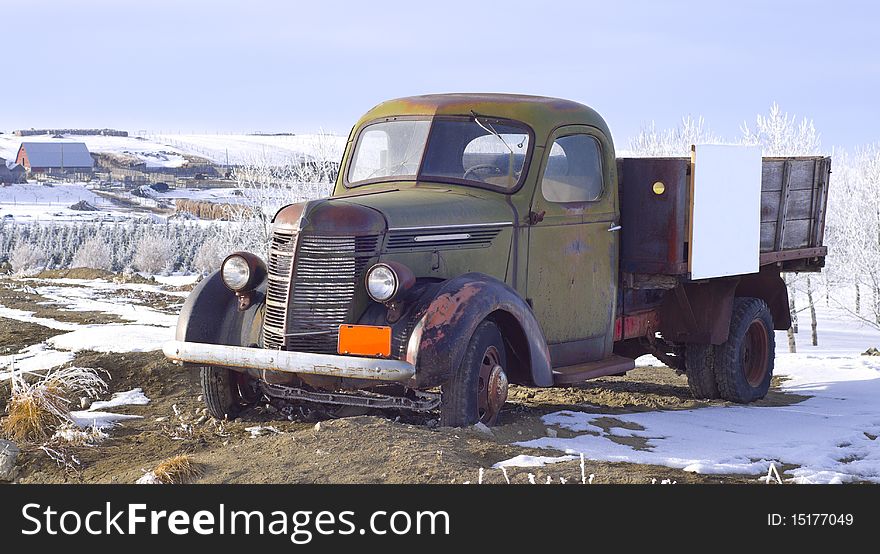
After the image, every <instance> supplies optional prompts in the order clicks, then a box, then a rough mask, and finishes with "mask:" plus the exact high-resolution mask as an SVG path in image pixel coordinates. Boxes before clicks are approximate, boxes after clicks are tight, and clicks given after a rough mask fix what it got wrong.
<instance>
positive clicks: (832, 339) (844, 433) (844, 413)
mask: <svg viewBox="0 0 880 554" xmlns="http://www.w3.org/2000/svg"><path fill="white" fill-rule="evenodd" d="M817 312H818V317H817V319H818V321H819V325H818V329H819V346H816V347H814V346H810V345H809V342H808V341H809V329H808V328H806V327H807V325H806V324H804V323H802V324H801V332H800V333H799V336H798V339H799V344H798V348H799V352H798V353H797V354H790V353H788V341H787V338H786V335H785V333H784V332H777V336H776V352H777V357H776V369H775V375H778V376H784V377H787V378H788V380H787V381H785V383H784V385H783V387H782V389H783V391H784V392H789V393H793V394H797V395H803V396H808V397H810V398H808V399H807V400H805V401H803V402H799V403H795V404H792V405H789V406H773V407H770V406H766V407H762V406H737V405H724V406H717V407H708V408H701V409H697V410H677V411H655V412H644V413H635V414H625V415H621V414H609V413H595V412H591V413H587V412H579V411H570V410H565V411H560V412H555V413H551V414H548V415H546V416H544V417H543V421H544V423H545V424H546V425H548V426H551V427H558V428H562V429H567V430H569V431H573V432H575V433H576V435H575V436H573V437H571V438H562V437H543V438H540V439H536V440H531V441H526V442H522V443H520V444H521V445H522V446H528V447H538V448H543V449H548V450H551V451H552V450H555V451H560V452H561V453H564V455H562V456H558V457H551V456H548V457H540V458H538V457H532V456H518V457H516V458H513V459H510V460H505V461H502V462H499V464H498V465H499V466H501V465H506V466H511V465H513V466H539V465H544V464H547V463H554V462H560V461H566V460H570V459H572V457H573V456H577V455H579V454H581V453H583V454H584V456H585V457H586V458H588V459H591V460H602V461H609V462H634V463H642V464H656V465H663V466H668V467H673V468H680V469H684V470H685V471H694V472H698V473H713V474H724V473H735V474H747V475H748V474H751V475H756V476H763V475H766V474H767V473H768V471H769V468H770V464H771V463H773V464H774V465H775V466H777V469H779V470H781V468H782V467H783V466H787V467H788V466H793V467H794V468H793V469H790V470H789V473H790V474H791V475H793V476H794V480H795V482H798V483H840V482H848V481H873V482H877V483H880V442H878V438H877V437H878V435H880V357H878V356H862V355H861V354H862V352H864V351H866V350H867V349H868V348H870V347H878V346H880V332H878V331H877V330H875V329H871V328H869V327H868V326H866V325H865V324H863V323H860V322H859V321H857V320H856V319H855V318H853V317H852V316H850V315H848V314H846V313H844V312H843V311H841V310H839V309H835V308H833V307H831V308H829V307H825V306H819V307H818V308H817ZM642 361H645V362H648V363H650V361H649V360H642ZM602 418H609V419H602ZM598 420H602V421H603V422H607V421H616V422H619V423H617V424H616V426H612V427H610V428H607V427H606V428H602V427H601V426H599V425H597V424H596V423H597V421H598ZM620 438H637V439H643V441H634V442H633V444H639V443H643V444H644V445H645V446H644V447H641V446H639V447H635V446H628V445H627V444H623V442H625V441H620V440H615V439H620Z"/></svg>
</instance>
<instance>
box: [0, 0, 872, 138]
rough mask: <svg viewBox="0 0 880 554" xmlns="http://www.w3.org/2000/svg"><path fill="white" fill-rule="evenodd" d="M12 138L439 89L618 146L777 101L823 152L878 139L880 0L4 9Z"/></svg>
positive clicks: (326, 124) (257, 114) (316, 121)
mask: <svg viewBox="0 0 880 554" xmlns="http://www.w3.org/2000/svg"><path fill="white" fill-rule="evenodd" d="M0 6H2V9H0V14H2V21H3V33H2V44H3V45H4V46H5V49H4V52H5V54H6V59H5V60H4V61H5V63H4V67H5V72H4V74H3V75H2V76H0V82H2V83H3V84H2V85H0V106H2V112H0V129H3V130H7V131H8V130H11V129H14V128H19V127H45V126H55V127H61V126H89V127H97V126H108V127H117V128H122V129H127V130H130V131H137V130H141V129H143V130H151V131H172V132H177V131H181V132H184V133H188V132H206V131H207V132H212V133H213V132H217V131H221V132H222V131H237V132H250V131H257V130H261V131H295V132H310V131H314V130H316V129H318V128H319V127H322V128H324V129H326V130H329V131H333V132H337V133H347V132H348V130H349V128H350V126H351V124H352V123H353V122H354V121H355V120H356V119H357V118H358V117H359V116H360V115H361V114H362V113H363V112H364V111H366V110H367V109H369V108H370V107H372V106H373V105H375V104H376V103H378V102H380V101H382V100H384V99H388V98H394V97H398V96H408V95H412V94H422V93H429V92H451V91H457V92H461V91H491V92H519V93H527V94H540V95H547V96H558V97H563V98H569V99H572V100H577V101H580V102H583V103H585V104H588V105H590V106H592V107H594V108H596V109H597V110H599V112H600V113H602V114H603V115H604V116H605V118H606V119H607V120H608V122H609V124H610V126H611V129H612V132H613V133H614V135H615V138H616V139H617V140H618V141H620V142H625V140H626V139H627V138H629V137H631V136H633V135H634V134H636V133H637V132H638V130H639V128H640V126H642V125H643V124H645V123H647V122H650V121H651V120H655V121H656V122H657V124H658V126H661V127H669V126H674V125H675V124H676V123H677V122H678V120H679V118H680V117H681V116H682V115H685V114H693V115H703V116H704V117H705V118H706V120H707V121H708V123H709V124H710V127H711V128H712V130H713V131H715V132H716V133H717V134H720V135H722V136H727V137H734V136H736V135H738V133H739V130H738V129H739V126H740V124H741V123H742V122H743V120H746V119H747V120H748V121H749V122H752V121H753V120H754V117H755V115H756V114H757V113H759V112H761V113H764V112H766V111H767V109H768V108H769V105H770V103H771V102H772V101H774V100H775V101H777V102H779V104H780V105H781V107H782V109H783V110H785V111H787V112H789V113H794V114H797V115H799V116H801V115H807V116H809V117H811V118H813V119H814V120H815V123H816V126H817V128H818V129H819V131H820V132H821V133H822V139H823V146H825V148H826V149H828V148H830V147H831V146H832V145H843V146H853V145H855V144H859V143H864V142H870V141H876V140H880V101H878V97H880V94H878V88H880V87H878V84H880V47H878V36H877V35H878V29H880V7H878V4H877V3H874V2H867V1H863V2H855V1H850V0H836V1H834V2H828V1H824V2H819V1H811V0H808V1H801V2H796V1H775V2H773V1H767V2H758V1H751V0H749V1H742V0H740V1H736V2H732V1H726V2H720V1H719V2H716V1H709V0H704V1H698V2H684V1H648V0H633V1H626V0H619V1H615V2H608V1H604V2H596V1H582V2H577V1H572V2H566V1H555V2H546V3H542V2H535V1H531V2H519V1H513V0H509V1H506V2H479V1H477V0H470V1H466V2H461V1H458V0H437V1H435V2H415V1H409V2H406V1H384V0H376V1H364V2H351V3H349V2H338V1H328V0H322V1H313V2H293V1H287V2H283V1H268V0H249V1H239V2H232V1H225V0H212V1H201V0H198V1H196V0H193V1H185V0H177V1H168V0H150V1H138V2H131V1H121V0H76V1H66V0H56V1H50V0H27V1H20V0H14V1H13V0H0Z"/></svg>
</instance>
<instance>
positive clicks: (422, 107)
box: [351, 93, 611, 146]
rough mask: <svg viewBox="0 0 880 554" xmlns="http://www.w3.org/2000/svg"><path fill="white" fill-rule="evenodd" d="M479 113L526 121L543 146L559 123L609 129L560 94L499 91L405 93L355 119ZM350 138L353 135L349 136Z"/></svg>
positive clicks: (606, 131)
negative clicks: (559, 95) (543, 94)
mask: <svg viewBox="0 0 880 554" xmlns="http://www.w3.org/2000/svg"><path fill="white" fill-rule="evenodd" d="M472 111H473V112H476V113H477V114H479V115H485V116H490V117H497V118H502V119H513V120H517V121H521V122H522V123H525V124H527V125H529V126H530V127H531V128H532V130H533V131H534V133H535V145H536V146H543V145H544V142H545V141H546V139H547V137H548V136H549V135H550V132H551V131H552V130H553V129H555V128H557V127H559V126H562V125H589V126H592V127H596V128H597V129H599V130H600V131H602V133H604V134H605V135H606V136H607V137H609V138H610V136H611V133H610V131H609V129H608V125H607V124H606V123H605V120H604V119H603V118H602V116H600V115H599V114H598V113H597V112H596V111H595V110H593V109H592V108H590V107H588V106H585V105H583V104H580V103H578V102H573V101H571V100H563V99H560V98H550V97H546V96H530V95H525V94H502V93H449V94H427V95H422V96H408V97H404V98H397V99H394V100H388V101H386V102H382V103H381V104H379V105H377V106H375V107H374V108H373V109H371V110H370V111H368V112H367V113H366V114H364V116H363V117H362V118H361V119H360V120H359V121H358V122H357V124H356V125H355V129H359V128H360V127H361V126H363V125H364V124H366V123H369V122H372V121H377V120H383V119H388V118H394V117H400V116H425V117H434V116H453V115H471V112H472ZM351 138H353V137H351Z"/></svg>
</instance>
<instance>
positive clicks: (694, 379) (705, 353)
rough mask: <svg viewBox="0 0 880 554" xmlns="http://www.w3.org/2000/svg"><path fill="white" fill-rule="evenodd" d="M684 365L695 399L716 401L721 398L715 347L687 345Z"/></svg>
mask: <svg viewBox="0 0 880 554" xmlns="http://www.w3.org/2000/svg"><path fill="white" fill-rule="evenodd" d="M684 365H685V373H686V374H687V379H688V387H689V388H690V389H691V394H692V395H694V398H697V399H700V400H714V399H716V398H720V397H721V395H720V394H719V392H718V385H717V384H716V382H715V347H714V346H712V345H711V344H687V345H685V353H684Z"/></svg>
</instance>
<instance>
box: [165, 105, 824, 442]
mask: <svg viewBox="0 0 880 554" xmlns="http://www.w3.org/2000/svg"><path fill="white" fill-rule="evenodd" d="M829 173H830V159H829V158H826V157H821V156H816V157H799V158H763V159H762V158H761V154H760V151H759V150H757V149H756V148H748V147H736V146H712V145H709V146H704V145H697V146H695V147H694V148H693V152H692V154H691V156H690V157H689V158H688V157H682V158H623V159H617V158H616V157H615V150H614V144H613V142H612V139H611V133H610V131H609V129H608V127H607V126H606V124H605V121H604V120H603V119H602V117H600V116H599V114H598V113H596V112H595V111H594V110H592V109H590V108H588V107H586V106H584V105H581V104H578V103H575V102H571V101H566V100H559V99H554V98H544V97H534V96H522V95H508V94H442V95H429V96H418V97H411V98H403V99H398V100H392V101H389V102H385V103H382V104H380V105H378V106H376V107H375V108H373V109H372V110H370V111H369V112H367V114H366V115H364V117H363V118H362V119H361V120H360V121H359V122H358V123H357V124H356V125H355V126H354V128H353V129H352V131H351V134H350V135H349V137H348V142H347V146H346V148H345V152H344V155H343V159H342V162H341V165H340V171H339V175H338V178H337V180H336V184H335V188H334V191H333V195H332V196H331V197H330V198H325V199H321V200H314V201H308V202H303V203H299V204H293V205H289V206H286V207H284V208H282V209H281V210H279V211H278V213H277V215H275V217H274V220H273V222H272V234H271V241H270V244H269V245H268V257H267V259H265V260H264V259H262V258H261V257H259V256H257V255H255V254H252V253H246V252H236V253H233V254H231V255H229V256H228V257H227V258H226V259H225V261H224V262H223V265H222V267H221V268H220V269H219V270H218V271H217V272H215V273H213V274H211V275H210V276H208V277H207V278H205V279H204V280H202V281H201V282H200V283H199V285H198V286H197V287H196V288H195V289H194V290H193V292H192V293H191V294H190V295H189V297H188V299H187V301H186V303H185V305H184V307H183V309H182V312H181V314H180V319H179V323H178V327H177V335H176V340H175V341H172V342H169V343H168V344H166V345H165V347H164V352H165V355H166V356H167V357H168V358H170V359H171V360H173V361H175V362H177V363H181V364H183V365H187V366H190V367H193V368H198V369H199V370H200V372H201V384H202V387H203V394H204V399H205V402H206V404H207V407H208V410H209V411H210V413H211V414H213V415H214V416H216V417H220V418H222V417H233V416H234V415H235V414H237V413H238V412H239V411H240V409H241V408H242V407H243V406H245V405H247V404H248V403H250V402H255V401H258V400H260V399H263V398H266V399H279V400H281V401H286V402H288V403H291V404H295V403H311V404H318V405H322V406H358V407H361V408H364V407H366V408H395V409H410V410H417V411H430V410H436V409H438V408H439V411H440V420H441V422H442V424H444V425H450V426H462V425H469V424H474V423H476V422H483V423H485V424H492V423H494V422H496V420H497V418H498V416H499V412H501V410H502V406H503V405H504V403H505V401H506V398H507V391H508V383H515V384H518V385H524V386H528V387H552V386H568V385H571V384H574V383H578V382H582V381H584V380H587V379H591V378H595V377H600V376H608V375H618V374H623V373H625V372H626V371H628V370H630V369H632V368H633V367H634V360H635V358H637V357H639V356H641V355H644V354H653V355H654V356H656V357H657V358H658V359H660V360H661V361H663V362H664V363H666V364H667V365H669V366H670V367H672V368H674V369H676V370H678V371H680V372H684V373H686V374H687V378H688V382H689V384H690V388H691V391H692V392H693V394H694V396H696V397H698V398H722V399H725V400H728V401H732V402H741V403H746V402H751V401H754V400H757V399H760V398H762V397H764V395H765V394H766V393H767V391H768V388H769V386H770V379H771V376H772V374H773V364H774V355H775V354H774V346H775V341H774V329H777V330H784V329H788V328H789V326H790V324H791V321H790V312H789V302H788V293H787V289H786V286H785V284H784V282H783V279H782V278H781V275H780V274H781V272H787V271H791V272H800V271H819V270H820V268H821V267H822V266H823V265H824V260H825V256H826V248H825V247H824V246H823V245H822V241H823V235H824V220H825V208H826V201H827V186H828V176H829Z"/></svg>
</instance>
